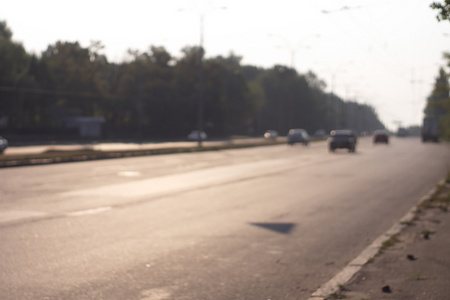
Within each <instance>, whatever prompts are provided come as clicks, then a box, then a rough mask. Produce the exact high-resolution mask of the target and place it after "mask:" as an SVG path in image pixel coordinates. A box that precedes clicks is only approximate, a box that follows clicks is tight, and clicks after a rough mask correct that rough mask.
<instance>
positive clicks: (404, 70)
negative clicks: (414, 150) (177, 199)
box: [0, 0, 450, 130]
mask: <svg viewBox="0 0 450 300" xmlns="http://www.w3.org/2000/svg"><path fill="white" fill-rule="evenodd" d="M435 1H437V0H435ZM432 2H433V1H427V0H320V1H315V0H277V1H273V0H271V1H269V0H245V1H244V0H227V1H226V0H215V1H214V0H164V1H155V0H147V1H143V0H128V1H115V0H78V1H60V0H58V1H56V0H39V1H36V0H14V1H13V0H0V3H1V9H0V21H6V23H7V25H8V27H9V28H10V29H11V30H12V32H13V40H14V41H16V42H20V43H22V45H23V46H24V47H25V49H26V50H27V52H29V53H36V54H38V55H39V54H41V52H42V51H44V50H45V49H46V48H47V47H48V46H49V45H53V44H55V43H56V42H57V41H68V42H76V41H77V42H79V43H80V44H81V46H83V47H88V46H89V45H90V43H91V41H101V43H102V44H103V45H104V49H103V50H101V51H100V53H103V54H105V55H106V56H107V58H108V60H109V61H112V62H120V61H124V60H127V59H129V56H128V55H127V52H128V49H132V50H139V51H141V52H145V51H148V49H149V47H150V46H163V47H165V48H166V50H167V51H168V52H169V53H170V54H171V55H172V56H174V57H176V58H177V57H178V58H179V57H182V53H181V50H182V49H183V48H184V47H186V46H197V45H199V44H200V43H201V41H202V43H203V47H204V48H205V50H206V56H207V57H215V56H218V55H222V56H228V55H229V54H230V53H233V54H234V55H237V56H240V57H242V62H241V64H243V65H253V66H258V67H263V68H271V67H273V66H274V65H276V64H280V65H285V66H290V67H293V68H295V69H296V70H297V72H299V73H302V74H303V73H306V72H308V71H312V72H314V73H315V74H316V75H317V76H318V77H319V78H321V79H322V80H324V81H325V82H326V84H327V87H326V91H327V92H333V93H335V94H337V95H339V96H340V97H341V98H343V99H344V100H348V101H355V102H358V103H364V104H369V105H371V106H372V107H374V109H375V110H376V112H377V113H378V116H379V118H380V120H381V121H382V122H383V123H384V124H385V126H386V127H387V128H389V129H391V130H396V129H397V128H398V127H399V126H411V125H420V124H421V120H422V118H423V109H424V107H425V105H426V98H427V97H428V96H429V95H430V93H431V91H432V88H433V84H434V82H435V78H436V77H437V75H438V72H439V68H440V67H445V61H444V59H443V57H442V53H443V52H445V51H449V52H450V22H449V21H441V22H438V21H437V19H436V15H437V11H435V10H432V9H431V8H430V4H431V3H432ZM201 20H203V22H202V21H201Z"/></svg>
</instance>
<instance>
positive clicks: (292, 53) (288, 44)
mask: <svg viewBox="0 0 450 300" xmlns="http://www.w3.org/2000/svg"><path fill="white" fill-rule="evenodd" d="M268 36H269V37H274V38H279V39H282V40H283V42H284V43H285V44H286V47H287V48H288V50H289V53H290V55H291V68H292V69H295V54H296V52H297V50H298V49H300V48H306V49H310V48H311V47H310V46H306V45H301V44H300V43H298V44H297V46H293V45H292V44H291V43H289V41H288V40H287V39H285V38H284V37H282V36H280V35H276V34H273V33H269V34H268ZM311 37H320V34H314V35H312V36H311ZM303 39H304V38H303Z"/></svg>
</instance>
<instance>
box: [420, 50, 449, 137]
mask: <svg viewBox="0 0 450 300" xmlns="http://www.w3.org/2000/svg"><path fill="white" fill-rule="evenodd" d="M444 57H445V58H447V59H449V58H448V55H444ZM448 61H449V63H450V59H449V60H448ZM448 77H449V75H448V74H447V73H446V72H445V70H444V69H443V68H440V70H439V75H438V77H436V81H435V84H434V87H433V90H432V92H431V95H430V96H429V97H428V99H427V105H426V107H425V115H426V116H435V117H438V118H439V123H440V132H441V137H442V138H444V139H446V140H450V97H449V92H450V84H449V80H448Z"/></svg>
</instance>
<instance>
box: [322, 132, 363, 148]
mask: <svg viewBox="0 0 450 300" xmlns="http://www.w3.org/2000/svg"><path fill="white" fill-rule="evenodd" d="M356 143H357V138H356V135H355V134H354V132H353V131H351V130H346V129H339V130H332V131H331V132H330V137H329V138H328V149H329V150H330V151H331V152H334V150H336V149H348V152H355V150H356Z"/></svg>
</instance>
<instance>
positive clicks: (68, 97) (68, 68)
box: [0, 22, 384, 139]
mask: <svg viewBox="0 0 450 300" xmlns="http://www.w3.org/2000/svg"><path fill="white" fill-rule="evenodd" d="M12 36H13V34H12V31H11V29H9V28H8V26H7V24H6V22H0V120H3V121H2V122H0V124H2V127H1V128H0V132H3V133H2V134H3V135H6V134H8V133H9V134H21V135H25V134H49V135H52V136H66V137H67V136H68V134H70V132H69V131H68V129H66V128H64V126H63V124H64V119H65V118H67V117H74V116H89V117H101V118H104V120H105V123H104V124H103V136H102V138H105V139H123V138H130V139H136V138H141V139H142V138H143V139H177V138H184V137H185V136H186V134H187V133H188V132H189V131H191V130H193V129H196V128H198V126H199V112H201V115H202V118H201V119H200V120H201V124H202V125H203V127H204V129H205V131H206V132H207V133H208V135H210V136H212V137H229V136H231V135H247V136H260V135H262V134H263V133H264V132H265V131H266V130H268V129H273V130H277V131H278V132H279V133H280V134H282V135H284V134H286V133H287V132H288V130H289V129H291V128H304V129H306V130H307V131H308V132H310V133H313V132H314V131H316V130H318V129H324V130H325V131H330V130H332V129H335V128H344V127H345V128H351V129H354V130H355V131H358V132H362V131H367V132H371V131H373V130H375V129H378V128H384V125H383V124H382V123H381V121H380V120H379V118H378V116H377V114H376V112H375V110H374V109H373V107H371V106H370V105H366V104H359V103H356V102H349V101H344V100H343V99H342V98H340V97H339V96H337V95H335V94H331V93H327V92H325V87H326V85H325V83H324V81H322V80H321V79H319V78H318V77H317V76H316V75H315V74H314V73H313V72H308V73H306V74H299V73H298V72H297V71H296V70H295V69H293V68H290V67H287V66H282V65H275V66H273V67H271V68H261V67H258V66H252V65H243V64H242V63H241V61H242V58H241V57H239V56H237V55H235V54H233V53H231V54H229V55H228V56H227V57H223V56H216V57H211V58H205V56H204V54H205V53H204V49H202V48H200V47H195V46H194V47H185V48H184V49H183V50H182V56H181V57H178V58H176V57H174V56H172V55H171V54H170V53H169V52H168V51H166V49H165V48H164V47H157V46H151V47H149V49H148V51H146V52H140V51H132V50H129V54H130V59H129V60H127V61H123V62H119V63H116V62H114V63H113V62H109V61H108V59H107V58H106V56H105V55H103V54H101V52H102V48H103V46H102V44H101V42H91V44H90V45H89V46H88V47H82V46H81V45H80V44H79V43H78V42H63V41H58V42H56V43H55V44H53V45H49V46H48V48H47V49H46V50H45V51H43V52H42V53H40V54H39V55H38V54H32V53H27V51H26V50H25V49H24V47H23V46H22V44H21V43H18V42H15V41H14V40H13V39H12Z"/></svg>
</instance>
